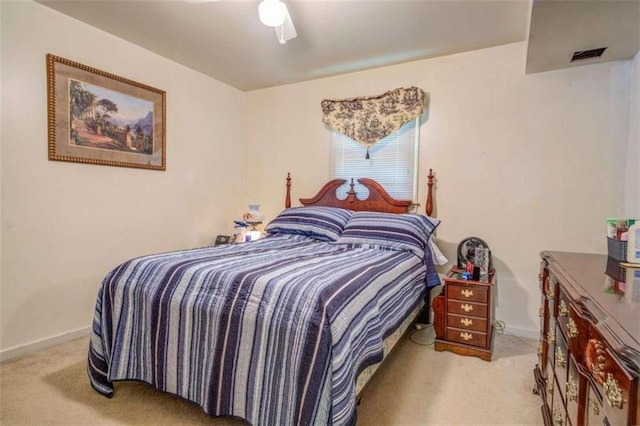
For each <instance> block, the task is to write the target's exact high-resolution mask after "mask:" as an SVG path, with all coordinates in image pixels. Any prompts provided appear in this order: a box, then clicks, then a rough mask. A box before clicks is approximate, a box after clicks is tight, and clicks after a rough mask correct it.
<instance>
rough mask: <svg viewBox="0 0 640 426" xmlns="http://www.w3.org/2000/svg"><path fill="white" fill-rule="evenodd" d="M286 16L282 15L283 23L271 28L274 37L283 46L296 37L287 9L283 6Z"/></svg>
mask: <svg viewBox="0 0 640 426" xmlns="http://www.w3.org/2000/svg"><path fill="white" fill-rule="evenodd" d="M285 10H286V12H287V13H286V14H285V15H284V22H283V23H282V25H280V26H278V27H273V29H274V30H275V32H276V37H277V38H278V41H279V42H280V44H285V43H286V42H287V41H289V40H291V39H294V38H296V37H298V33H297V32H296V27H295V26H294V25H293V21H292V20H291V15H289V9H288V8H287V6H286V5H285Z"/></svg>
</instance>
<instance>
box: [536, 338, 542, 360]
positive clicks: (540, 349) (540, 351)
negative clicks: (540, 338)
mask: <svg viewBox="0 0 640 426" xmlns="http://www.w3.org/2000/svg"><path fill="white" fill-rule="evenodd" d="M537 352H538V358H542V342H539V343H538V351H537Z"/></svg>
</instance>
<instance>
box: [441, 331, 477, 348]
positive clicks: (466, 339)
mask: <svg viewBox="0 0 640 426" xmlns="http://www.w3.org/2000/svg"><path fill="white" fill-rule="evenodd" d="M447 340H449V341H451V342H458V343H464V344H465V345H474V346H480V347H483V348H486V347H487V334H486V333H478V332H476V331H470V330H460V329H459V328H450V327H447Z"/></svg>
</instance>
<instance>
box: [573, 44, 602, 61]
mask: <svg viewBox="0 0 640 426" xmlns="http://www.w3.org/2000/svg"><path fill="white" fill-rule="evenodd" d="M606 49H607V48H606V47H601V48H599V49H591V50H579V51H577V52H573V56H572V57H571V62H575V61H583V60H585V59H592V58H599V57H600V56H602V54H603V53H604V51H605V50H606Z"/></svg>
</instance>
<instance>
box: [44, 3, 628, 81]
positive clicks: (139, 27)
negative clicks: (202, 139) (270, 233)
mask: <svg viewBox="0 0 640 426" xmlns="http://www.w3.org/2000/svg"><path fill="white" fill-rule="evenodd" d="M285 2H286V4H287V6H288V9H289V12H290V14H291V17H292V20H293V22H294V24H295V26H296V30H297V32H298V37H297V38H295V39H293V40H291V41H289V42H287V44H284V45H281V44H279V43H278V41H277V38H276V35H275V32H274V30H273V28H269V27H266V26H264V25H262V24H261V23H260V21H259V19H258V12H257V9H258V0H227V1H225V0H222V1H209V2H207V1H205V2H197V1H194V0H173V1H167V0H158V1H149V0H143V1H122V0H38V3H41V4H43V5H45V6H48V7H50V8H52V9H55V10H57V11H59V12H61V13H64V14H66V15H69V16H71V17H73V18H76V19H78V20H80V21H83V22H85V23H87V24H89V25H92V26H94V27H97V28H100V29H102V30H104V31H106V32H109V33H112V34H114V35H116V36H118V37H120V38H122V39H125V40H128V41H130V42H132V43H134V44H137V45H139V46H141V47H143V48H145V49H147V50H150V51H152V52H156V53H157V54H159V55H162V56H164V57H166V58H168V59H171V60H173V61H176V62H179V63H181V64H183V65H186V66H188V67H190V68H193V69H195V70H197V71H200V72H202V73H204V74H207V75H209V76H211V77H213V78H215V79H217V80H220V81H222V82H224V83H227V84H229V85H231V86H233V87H236V88H238V89H240V90H243V91H248V90H255V89H261V88H265V87H271V86H277V85H282V84H287V83H294V82H299V81H306V80H312V79H316V78H321V77H328V76H332V75H337V74H343V73H348V72H354V71H361V70H365V69H370V68H376V67H381V66H386V65H393V64H398V63H403V62H409V61H415V60H418V59H426V58H432V57H436V56H443V55H449V54H453V53H459V52H465V51H469V50H475V49H480V48H485V47H491V46H498V45H502V44H507V43H513V42H518V41H524V40H527V38H528V37H530V40H529V48H528V54H527V72H538V71H546V70H548V69H555V68H562V67H564V66H571V64H569V63H568V60H567V58H566V55H567V54H568V58H569V59H570V58H571V53H573V51H575V50H581V49H585V48H589V49H590V48H595V47H601V46H600V44H601V43H608V44H609V47H610V48H609V49H608V50H607V51H605V55H607V57H604V55H603V58H601V59H596V60H589V61H591V62H593V61H601V60H615V59H627V58H629V57H632V56H633V54H635V52H637V51H638V48H639V47H640V46H639V44H640V37H639V36H638V31H639V28H640V24H639V22H640V21H639V20H638V16H640V15H638V14H637V13H638V9H639V8H640V1H637V0H629V1H624V0H621V1H607V0H596V1H593V0H590V1H582V0H535V1H534V3H533V8H532V3H531V2H530V1H529V0H388V1H381V0H285ZM589 4H591V6H589ZM593 4H596V5H597V6H594V5H593ZM625 6H626V7H625ZM584 8H590V9H592V10H593V11H592V14H591V15H590V16H592V18H590V19H591V20H590V21H589V25H588V26H587V27H584V23H582V22H581V21H580V19H576V18H577V17H578V18H579V16H581V14H580V13H578V14H576V10H581V9H584ZM603 13H604V14H605V15H606V16H607V18H606V21H607V22H609V24H611V25H608V26H604V29H603V30H602V31H599V32H598V31H593V29H594V27H598V25H599V24H601V23H600V22H598V19H597V17H598V16H599V15H601V14H603ZM634 13H635V14H636V15H634ZM530 16H531V18H532V19H531V25H529V18H530ZM634 16H635V18H636V20H635V22H632V21H633V19H632V18H634ZM616 19H617V20H620V19H622V21H623V22H624V23H625V24H624V25H617V24H616V22H619V21H616ZM529 27H531V31H530V34H529ZM585 33H586V34H587V35H589V38H585ZM612 33H614V34H618V35H617V36H612ZM567 34H568V35H570V37H569V36H567ZM598 37H600V38H601V39H602V40H600V39H598ZM629 39H630V40H631V41H630V42H629V43H627V45H626V47H621V48H619V49H618V48H612V47H611V46H613V44H615V43H622V42H628V41H629ZM560 41H562V43H560ZM567 52H568V53H567ZM616 55H617V56H616ZM619 55H623V56H624V57H620V56H619Z"/></svg>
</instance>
